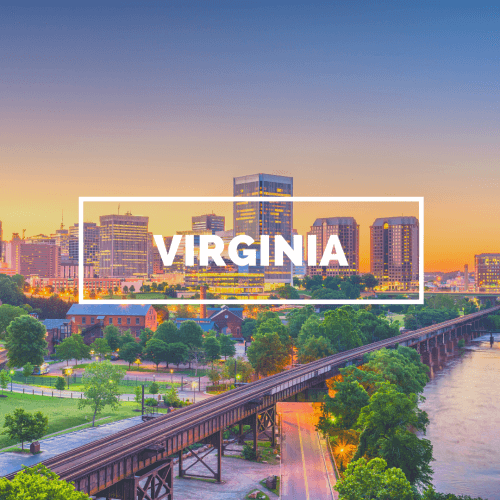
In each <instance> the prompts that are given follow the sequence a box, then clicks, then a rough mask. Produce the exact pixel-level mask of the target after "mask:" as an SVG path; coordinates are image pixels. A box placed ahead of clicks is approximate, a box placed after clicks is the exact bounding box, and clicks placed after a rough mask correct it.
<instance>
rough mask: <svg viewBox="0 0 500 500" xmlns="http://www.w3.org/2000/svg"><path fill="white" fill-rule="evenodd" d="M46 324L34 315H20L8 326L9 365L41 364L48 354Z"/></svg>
mask: <svg viewBox="0 0 500 500" xmlns="http://www.w3.org/2000/svg"><path fill="white" fill-rule="evenodd" d="M45 333H46V330H45V326H43V323H41V322H40V321H38V320H37V319H35V318H33V317H32V316H19V317H17V318H15V319H14V321H12V323H11V324H10V325H9V326H8V327H7V342H6V344H5V345H6V347H7V357H8V358H9V366H14V367H20V366H24V365H25V364H26V363H28V362H30V363H33V364H34V365H41V364H42V363H43V357H44V356H45V355H46V354H47V345H48V344H47V341H46V340H45Z"/></svg>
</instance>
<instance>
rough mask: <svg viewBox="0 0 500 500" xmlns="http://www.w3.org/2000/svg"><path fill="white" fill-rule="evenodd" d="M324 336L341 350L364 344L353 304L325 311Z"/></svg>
mask: <svg viewBox="0 0 500 500" xmlns="http://www.w3.org/2000/svg"><path fill="white" fill-rule="evenodd" d="M323 327H324V336H325V337H326V338H327V339H328V340H329V341H330V342H331V344H332V346H333V347H334V348H335V349H336V350H338V351H339V352H342V351H347V350H349V349H354V348H355V347H359V346H361V345H363V343H362V341H361V335H360V331H359V327H358V325H357V323H356V312H355V311H354V309H353V308H352V307H351V306H342V307H340V308H339V309H333V310H331V311H327V312H326V313H325V320H324V321H323Z"/></svg>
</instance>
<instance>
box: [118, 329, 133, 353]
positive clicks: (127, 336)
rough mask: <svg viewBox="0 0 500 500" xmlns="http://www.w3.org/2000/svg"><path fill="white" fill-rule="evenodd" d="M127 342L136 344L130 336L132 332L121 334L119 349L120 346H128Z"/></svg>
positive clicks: (127, 331)
mask: <svg viewBox="0 0 500 500" xmlns="http://www.w3.org/2000/svg"><path fill="white" fill-rule="evenodd" d="M129 342H136V343H137V339H136V337H134V335H132V332H131V331H130V330H126V331H124V332H123V333H122V335H121V337H120V349H121V346H122V345H125V344H128V343H129Z"/></svg>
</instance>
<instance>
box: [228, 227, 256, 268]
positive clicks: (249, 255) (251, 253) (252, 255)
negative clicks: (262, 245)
mask: <svg viewBox="0 0 500 500" xmlns="http://www.w3.org/2000/svg"><path fill="white" fill-rule="evenodd" d="M254 241H255V240H254V239H253V238H252V237H250V236H246V235H245V234H242V235H240V236H236V237H235V238H233V239H232V240H231V243H229V248H228V252H229V258H230V259H231V260H232V261H233V262H234V263H235V264H236V265H238V266H255V265H257V251H256V250H249V249H242V250H241V253H242V254H243V255H244V256H245V257H244V258H243V257H240V256H239V255H238V245H240V244H242V243H244V244H245V245H247V246H250V245H251V244H252V243H254Z"/></svg>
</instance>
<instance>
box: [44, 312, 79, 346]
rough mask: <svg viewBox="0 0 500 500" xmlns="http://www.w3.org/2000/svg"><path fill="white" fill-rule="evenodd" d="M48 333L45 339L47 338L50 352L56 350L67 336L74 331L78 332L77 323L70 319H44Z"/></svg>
mask: <svg viewBox="0 0 500 500" xmlns="http://www.w3.org/2000/svg"><path fill="white" fill-rule="evenodd" d="M42 323H43V325H44V326H45V329H46V330H47V333H46V335H45V339H46V340H47V343H48V344H49V345H48V350H49V354H54V353H55V352H56V346H58V345H59V344H60V343H61V342H62V341H63V340H64V339H65V338H66V337H69V336H70V335H71V334H72V333H76V331H77V329H76V325H75V324H74V323H73V322H72V321H71V320H69V319H46V320H45V321H42Z"/></svg>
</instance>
